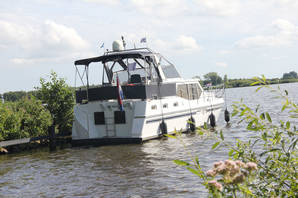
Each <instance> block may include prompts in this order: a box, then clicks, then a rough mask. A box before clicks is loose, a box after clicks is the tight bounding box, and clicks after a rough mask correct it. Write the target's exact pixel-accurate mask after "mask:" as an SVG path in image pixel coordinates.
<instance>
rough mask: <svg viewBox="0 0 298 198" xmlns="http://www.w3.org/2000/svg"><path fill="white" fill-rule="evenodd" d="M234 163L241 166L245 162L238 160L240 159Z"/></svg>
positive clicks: (243, 165)
mask: <svg viewBox="0 0 298 198" xmlns="http://www.w3.org/2000/svg"><path fill="white" fill-rule="evenodd" d="M235 163H236V164H237V166H239V167H243V168H244V167H246V165H245V163H244V162H242V161H240V160H237V161H235Z"/></svg>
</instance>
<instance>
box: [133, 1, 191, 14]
mask: <svg viewBox="0 0 298 198" xmlns="http://www.w3.org/2000/svg"><path fill="white" fill-rule="evenodd" d="M130 2H131V4H132V6H133V7H135V8H136V10H137V11H139V12H142V13H143V14H147V15H151V16H156V15H158V16H161V17H169V16H173V15H176V14H178V13H183V12H185V11H186V10H187V9H188V7H187V2H186V1H184V0H150V1H148V0H131V1H130Z"/></svg>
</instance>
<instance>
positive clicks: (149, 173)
mask: <svg viewBox="0 0 298 198" xmlns="http://www.w3.org/2000/svg"><path fill="white" fill-rule="evenodd" d="M273 87H275V88H277V86H276V85H274V86H273ZM280 87H281V88H282V89H287V90H288V91H289V94H290V98H292V100H294V101H295V102H296V103H297V99H298V83H291V84H283V85H280ZM255 89H256V87H246V88H234V89H227V90H226V103H227V106H228V109H229V110H230V112H231V107H230V106H231V104H232V103H233V101H239V100H240V99H241V98H243V99H244V102H245V103H246V104H247V105H249V106H252V107H256V106H257V104H260V105H261V106H262V107H261V108H262V110H264V111H268V112H271V117H272V119H273V120H275V121H277V120H279V119H288V118H287V115H286V114H284V113H280V110H281V101H280V99H276V98H272V96H273V93H271V92H269V91H268V90H261V91H260V92H259V93H256V92H255ZM238 121H239V120H237V119H236V118H231V126H230V127H225V123H224V120H223V115H222V116H221V117H220V120H219V121H218V123H217V125H218V128H220V129H222V130H223V132H224V135H225V140H226V141H228V142H231V143H233V142H235V139H236V138H240V139H242V140H245V139H247V138H248V137H249V136H251V135H253V132H248V131H246V130H245V125H244V124H241V125H238V124H237V122H238ZM292 122H294V123H293V124H295V125H296V126H297V124H298V122H297V120H293V119H292ZM182 140H183V141H184V143H185V144H186V145H187V148H188V149H190V150H191V151H192V153H193V154H194V155H196V156H198V157H199V159H200V162H201V164H202V167H203V169H204V170H208V168H210V167H211V166H212V164H213V163H214V162H215V161H218V160H224V159H227V158H228V155H227V152H228V151H227V150H226V149H224V148H222V147H219V148H218V149H216V150H212V149H211V146H212V144H213V143H214V140H213V139H211V138H201V137H200V136H199V135H196V134H183V135H182ZM175 159H185V160H187V159H188V157H187V155H186V151H185V148H184V147H183V145H182V144H181V143H179V141H177V140H176V139H171V138H162V139H157V140H151V141H148V142H145V143H143V144H130V145H117V146H102V147H90V148H85V147H84V148H83V147H79V148H66V149H60V150H57V151H55V152H49V151H48V150H47V149H43V150H41V151H31V152H24V153H19V154H11V155H4V156H0V197H125V198H126V197H127V198H128V197H131V198H143V197H200V196H201V197H206V196H207V195H206V190H205V189H204V187H203V186H202V185H201V184H200V180H199V178H198V177H196V176H195V175H193V174H192V173H190V172H188V171H187V170H186V169H184V168H183V167H179V166H177V165H176V164H174V163H173V160H175Z"/></svg>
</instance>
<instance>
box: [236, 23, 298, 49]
mask: <svg viewBox="0 0 298 198" xmlns="http://www.w3.org/2000/svg"><path fill="white" fill-rule="evenodd" d="M271 27H272V29H273V30H274V31H275V34H271V35H256V36H253V37H248V38H244V39H242V40H239V41H238V42H236V46H238V47H240V48H249V47H280V46H289V45H291V44H292V43H293V42H294V41H297V40H298V26H295V25H294V24H292V23H291V22H289V21H287V20H283V19H277V20H275V21H274V22H273V23H272V24H271Z"/></svg>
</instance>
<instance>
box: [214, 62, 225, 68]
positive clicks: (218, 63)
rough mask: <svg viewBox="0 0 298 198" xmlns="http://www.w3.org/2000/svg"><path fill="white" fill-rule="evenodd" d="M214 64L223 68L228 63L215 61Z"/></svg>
mask: <svg viewBox="0 0 298 198" xmlns="http://www.w3.org/2000/svg"><path fill="white" fill-rule="evenodd" d="M215 65H216V66H218V67H224V68H225V67H227V66H228V64H227V63H224V62H217V63H215Z"/></svg>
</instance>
